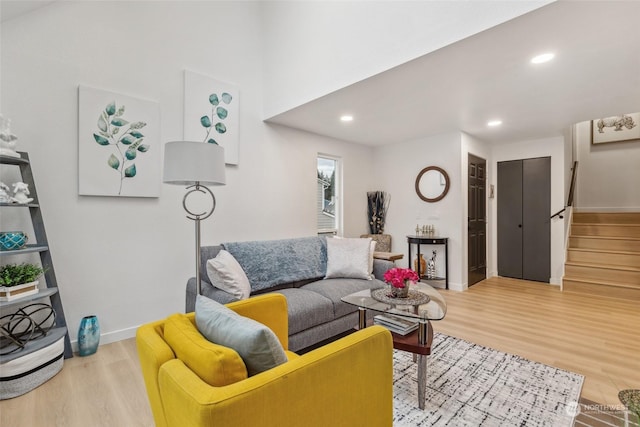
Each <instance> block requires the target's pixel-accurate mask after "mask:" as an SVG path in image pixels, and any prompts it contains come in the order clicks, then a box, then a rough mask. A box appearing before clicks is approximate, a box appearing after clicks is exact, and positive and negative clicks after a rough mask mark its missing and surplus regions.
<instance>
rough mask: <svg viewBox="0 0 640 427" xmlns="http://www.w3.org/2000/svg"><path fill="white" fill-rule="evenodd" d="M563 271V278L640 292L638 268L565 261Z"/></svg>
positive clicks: (639, 272) (639, 270)
mask: <svg viewBox="0 0 640 427" xmlns="http://www.w3.org/2000/svg"><path fill="white" fill-rule="evenodd" d="M564 271H565V273H564V274H565V278H571V279H586V280H592V281H595V282H601V281H605V282H612V283H617V284H620V285H624V286H627V287H632V288H637V289H638V290H640V267H628V266H609V265H601V264H593V263H581V262H569V261H567V262H566V263H565V270H564Z"/></svg>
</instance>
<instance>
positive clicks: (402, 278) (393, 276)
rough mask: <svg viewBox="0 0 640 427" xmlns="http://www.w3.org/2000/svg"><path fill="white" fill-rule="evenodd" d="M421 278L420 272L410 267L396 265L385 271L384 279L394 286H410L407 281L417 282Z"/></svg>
mask: <svg viewBox="0 0 640 427" xmlns="http://www.w3.org/2000/svg"><path fill="white" fill-rule="evenodd" d="M419 279H420V278H419V277H418V273H416V272H415V271H413V270H412V269H410V268H397V267H394V268H392V269H390V270H387V272H386V273H384V281H385V282H387V283H389V284H390V285H391V286H393V287H394V288H404V287H405V286H408V283H407V282H417V281H418V280H419Z"/></svg>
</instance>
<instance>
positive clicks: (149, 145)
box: [78, 86, 161, 197]
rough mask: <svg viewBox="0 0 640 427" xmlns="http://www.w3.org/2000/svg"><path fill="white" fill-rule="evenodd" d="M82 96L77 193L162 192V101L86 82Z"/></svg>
mask: <svg viewBox="0 0 640 427" xmlns="http://www.w3.org/2000/svg"><path fill="white" fill-rule="evenodd" d="M78 99H79V117H78V162H79V165H78V168H79V190H78V193H79V194H80V195H85V196H123V197H159V196H160V184H161V177H160V167H161V153H160V151H161V145H160V107H159V105H158V103H157V102H154V101H147V100H143V99H139V98H134V97H131V96H126V95H122V94H119V93H114V92H108V91H105V90H100V89H94V88H90V87H86V86H80V87H79V90H78Z"/></svg>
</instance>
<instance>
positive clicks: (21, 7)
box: [0, 0, 56, 22]
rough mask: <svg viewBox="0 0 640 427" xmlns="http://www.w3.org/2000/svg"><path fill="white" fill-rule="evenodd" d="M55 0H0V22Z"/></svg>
mask: <svg viewBox="0 0 640 427" xmlns="http://www.w3.org/2000/svg"><path fill="white" fill-rule="evenodd" d="M54 1H56V0H33V1H32V0H21V1H16V0H0V22H4V21H8V20H9V19H13V18H15V17H18V16H20V15H24V14H25V13H29V12H31V11H32V10H35V9H38V8H40V7H43V6H46V5H48V4H50V3H53V2H54Z"/></svg>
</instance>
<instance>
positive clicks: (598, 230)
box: [563, 212, 640, 301]
mask: <svg viewBox="0 0 640 427" xmlns="http://www.w3.org/2000/svg"><path fill="white" fill-rule="evenodd" d="M563 290H565V291H571V292H581V293H587V294H593V295H601V296H609V297H616V298H625V299H631V300H636V301H640V212H618V213H590V212H574V214H573V221H572V223H571V232H570V234H569V245H568V247H567V260H566V262H565V273H564V278H563Z"/></svg>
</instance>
